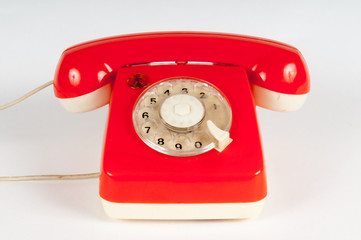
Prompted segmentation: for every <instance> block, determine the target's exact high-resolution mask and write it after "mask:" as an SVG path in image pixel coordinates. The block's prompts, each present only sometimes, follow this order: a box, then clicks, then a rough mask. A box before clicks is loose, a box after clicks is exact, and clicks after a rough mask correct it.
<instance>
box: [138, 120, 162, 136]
mask: <svg viewBox="0 0 361 240" xmlns="http://www.w3.org/2000/svg"><path fill="white" fill-rule="evenodd" d="M157 130H158V124H157V123H156V122H155V121H146V122H145V123H143V124H142V128H141V131H142V133H143V134H145V135H148V136H152V135H154V134H155V133H156V132H157Z"/></svg>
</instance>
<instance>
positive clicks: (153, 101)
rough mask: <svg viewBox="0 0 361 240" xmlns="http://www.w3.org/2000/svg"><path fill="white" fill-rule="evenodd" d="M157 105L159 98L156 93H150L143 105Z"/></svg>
mask: <svg viewBox="0 0 361 240" xmlns="http://www.w3.org/2000/svg"><path fill="white" fill-rule="evenodd" d="M157 103H159V96H158V95H157V94H155V93H149V94H148V95H146V96H145V97H144V100H143V102H142V105H144V106H152V107H155V106H157Z"/></svg>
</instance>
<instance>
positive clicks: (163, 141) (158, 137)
mask: <svg viewBox="0 0 361 240" xmlns="http://www.w3.org/2000/svg"><path fill="white" fill-rule="evenodd" d="M154 143H155V144H157V145H159V146H162V147H164V148H169V147H170V145H171V143H172V134H171V133H170V132H169V131H167V130H162V131H158V132H157V133H156V134H155V136H154Z"/></svg>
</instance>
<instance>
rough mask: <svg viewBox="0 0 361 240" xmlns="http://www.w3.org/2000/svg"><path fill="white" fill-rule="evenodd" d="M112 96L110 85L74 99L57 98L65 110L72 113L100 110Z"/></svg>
mask: <svg viewBox="0 0 361 240" xmlns="http://www.w3.org/2000/svg"><path fill="white" fill-rule="evenodd" d="M111 94H112V83H108V84H107V85H105V86H103V87H101V88H99V89H97V90H95V91H94V92H91V93H88V94H84V95H82V96H79V97H74V98H58V99H59V101H60V104H61V105H62V106H63V107H64V108H65V110H67V111H69V112H74V113H80V112H88V111H91V110H93V109H97V108H100V107H102V106H104V105H106V104H108V103H109V100H110V96H111Z"/></svg>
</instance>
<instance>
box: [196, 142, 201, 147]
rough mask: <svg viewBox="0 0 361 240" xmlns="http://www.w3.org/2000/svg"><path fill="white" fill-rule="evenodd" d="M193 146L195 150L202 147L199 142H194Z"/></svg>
mask: <svg viewBox="0 0 361 240" xmlns="http://www.w3.org/2000/svg"><path fill="white" fill-rule="evenodd" d="M194 146H195V147H196V148H201V147H202V143H201V142H195V143H194Z"/></svg>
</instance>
